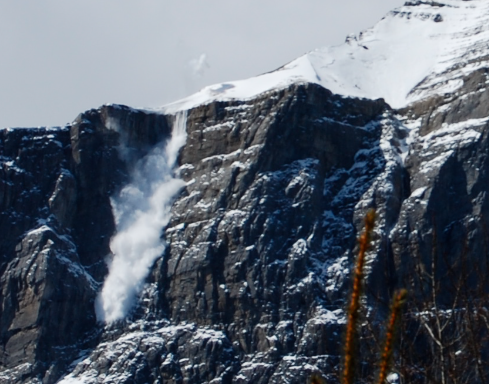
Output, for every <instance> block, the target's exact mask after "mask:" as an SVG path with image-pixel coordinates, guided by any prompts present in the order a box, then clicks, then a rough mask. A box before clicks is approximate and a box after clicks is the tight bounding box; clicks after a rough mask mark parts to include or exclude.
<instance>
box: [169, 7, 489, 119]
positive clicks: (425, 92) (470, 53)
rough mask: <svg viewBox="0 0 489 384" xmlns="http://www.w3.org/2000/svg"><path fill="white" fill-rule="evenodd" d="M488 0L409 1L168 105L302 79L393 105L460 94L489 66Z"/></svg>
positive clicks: (174, 107)
mask: <svg viewBox="0 0 489 384" xmlns="http://www.w3.org/2000/svg"><path fill="white" fill-rule="evenodd" d="M488 40H489V2H487V0H472V1H463V0H445V1H443V2H442V3H441V2H434V3H431V2H425V1H408V2H406V4H405V5H404V6H402V7H400V8H397V9H395V10H393V11H391V12H389V13H388V14H387V15H386V16H385V17H384V18H383V19H382V20H381V21H380V22H378V23H377V24H376V25H375V26H374V27H373V28H370V29H367V30H366V31H363V32H360V33H359V34H358V35H350V36H348V37H347V38H346V41H345V43H343V44H341V45H339V46H334V47H326V48H321V49H317V50H315V51H312V52H310V53H307V54H305V55H304V56H301V57H299V58H298V59H296V60H294V61H292V62H290V63H288V64H286V65H284V66H283V67H281V68H279V69H277V70H275V71H272V72H269V73H265V74H263V75H260V76H256V77H252V78H250V79H246V80H241V81H231V82H227V83H222V84H216V85H211V86H208V87H205V88H203V89H202V90H201V91H199V92H197V93H196V94H194V95H191V96H189V97H187V98H184V99H182V100H179V101H177V102H175V103H172V104H169V105H166V106H164V107H162V109H163V110H164V112H165V113H175V112H176V111H179V110H185V109H190V108H193V107H196V106H198V105H201V104H206V103H210V102H212V101H219V100H222V101H224V100H231V99H241V100H242V99H250V98H253V97H255V96H257V95H258V94H261V93H264V92H267V91H271V90H274V89H280V88H285V87H287V86H289V85H291V84H294V83H302V82H308V83H316V84H319V85H322V86H323V87H325V88H327V89H329V90H331V91H332V92H333V93H336V94H340V95H344V96H352V97H360V98H369V99H378V98H384V99H385V100H386V101H387V103H389V104H390V105H391V106H392V107H393V108H401V107H405V106H406V105H408V104H410V103H411V102H413V101H417V100H420V99H424V98H426V97H429V96H431V95H433V94H443V93H446V92H454V91H455V90H456V89H457V88H458V87H460V86H461V85H462V81H461V80H460V79H459V78H460V76H462V75H467V74H468V73H470V72H472V71H474V70H477V69H479V68H481V67H488V66H489V65H488V63H487V62H486V61H484V60H481V59H483V58H484V56H486V55H487V54H488V53H489V45H488V44H487V41H488Z"/></svg>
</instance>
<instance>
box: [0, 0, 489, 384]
mask: <svg viewBox="0 0 489 384" xmlns="http://www.w3.org/2000/svg"><path fill="white" fill-rule="evenodd" d="M487 18H489V4H487V3H486V2H485V1H484V0H471V1H462V0H450V1H448V0H447V1H443V2H426V1H409V2H407V3H406V4H405V5H404V6H403V7H401V8H399V9H396V10H394V11H392V12H391V13H389V14H388V15H387V16H386V17H385V18H384V19H382V20H381V21H380V22H379V23H378V24H377V25H376V26H375V27H373V28H372V29H369V30H367V31H365V32H363V33H361V34H359V35H358V36H349V37H348V38H347V40H346V42H345V43H344V44H342V45H341V46H338V47H332V48H324V49H319V50H317V51H314V52H311V53H308V54H306V55H304V56H302V57H300V58H298V59H297V60H294V61H293V62H291V63H289V64H287V65H285V66H284V67H282V68H279V69H278V70H276V71H273V72H270V73H267V74H263V75H261V76H257V77H254V78H251V79H248V80H243V81H236V82H228V83H223V84H218V85H214V86H210V87H207V88H204V89H203V90H202V91H200V92H198V93H196V94H195V95H192V96H190V97H188V98H186V99H183V100H180V101H177V102H175V103H173V104H170V105H167V106H164V107H162V108H161V109H160V110H157V111H149V110H137V109H133V108H129V107H126V106H120V105H104V106H102V107H100V108H98V109H93V110H89V111H86V112H84V113H81V114H80V115H79V116H78V117H77V118H76V119H75V120H74V121H73V123H71V124H70V125H68V126H65V127H59V128H32V129H4V130H0V208H1V209H0V230H1V231H2V237H1V239H0V287H1V290H0V337H1V341H2V342H1V344H0V346H1V347H0V381H1V382H5V383H13V384H39V383H43V384H54V383H60V384H61V383H63V384H75V383H76V384H95V383H127V384H129V383H131V384H132V383H136V384H145V383H172V384H180V383H187V384H202V383H209V384H211V383H212V384H219V383H221V384H228V383H233V384H240V383H253V384H272V383H289V384H299V383H304V382H307V380H308V379H309V378H310V377H311V375H312V374H319V375H321V376H323V377H324V378H325V379H326V380H327V381H328V382H336V381H338V377H339V376H338V375H339V372H340V365H341V355H342V334H343V329H344V325H345V311H344V308H345V300H346V298H347V296H348V293H349V290H350V271H351V268H352V265H353V262H354V258H355V253H356V252H355V247H356V238H357V236H358V233H359V231H361V229H362V222H363V217H364V216H365V214H366V212H368V211H369V210H370V209H372V208H373V209H375V211H376V215H377V222H376V226H375V229H374V235H373V241H372V247H371V249H370V251H369V253H368V255H367V258H366V272H367V278H366V284H365V289H364V296H363V304H364V307H365V309H366V310H365V313H363V314H362V316H363V317H362V321H361V328H360V329H359V332H360V335H361V337H362V339H361V343H360V345H359V350H358V354H359V357H360V366H359V370H358V371H359V372H358V375H359V380H365V381H372V380H373V379H372V377H374V376H375V370H376V368H375V362H376V361H377V358H376V356H377V355H378V353H379V348H380V345H381V340H382V338H383V325H382V324H383V323H382V320H383V319H385V318H386V315H387V313H388V312H389V301H390V297H391V295H392V292H393V291H394V290H395V289H397V288H406V289H407V290H408V292H409V296H408V300H407V304H406V308H407V309H406V311H405V313H404V314H403V321H402V322H401V325H400V329H399V330H398V331H399V332H398V333H399V342H398V349H397V350H396V353H395V354H394V356H393V364H392V369H391V372H390V375H389V376H388V378H389V380H390V382H403V383H404V382H415V383H417V382H420V383H421V382H423V383H432V382H433V383H435V382H436V383H440V382H442V383H448V382H464V380H465V381H471V382H477V383H479V382H480V383H483V382H485V381H487V376H488V374H489V366H488V365H487V363H486V360H487V359H486V357H487V356H486V355H487V351H489V334H488V328H487V318H488V316H489V314H488V313H487V309H486V306H485V303H486V299H487V292H488V291H489V287H488V282H487V279H486V275H487V271H488V268H489V258H488V257H487V255H488V246H487V245H488V244H489V235H488V228H489V197H488V194H487V186H488V185H489V108H488V101H489V88H488V86H487V84H488V74H489V68H488V65H487V59H486V58H487V52H486V51H487V50H488V49H489V48H488V45H487V44H486V41H487V40H488V39H487V38H488V36H487V35H488V29H489V27H487V25H488V23H487V22H486V19H487Z"/></svg>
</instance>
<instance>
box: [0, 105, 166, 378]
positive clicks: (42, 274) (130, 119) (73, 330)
mask: <svg viewBox="0 0 489 384" xmlns="http://www.w3.org/2000/svg"><path fill="white" fill-rule="evenodd" d="M169 132H170V131H169V126H168V123H167V120H166V118H165V117H164V116H162V115H160V114H156V113H146V112H143V111H136V110H133V109H130V108H127V107H120V106H104V107H102V108H101V109H98V110H91V111H88V112H86V113H84V114H81V115H80V116H79V117H78V118H77V119H76V120H75V122H74V123H73V124H72V125H71V126H69V127H63V128H49V129H6V130H2V131H0V156H1V170H0V196H1V197H0V207H1V210H0V226H1V228H2V229H1V230H2V237H1V239H0V261H1V264H0V273H1V277H0V281H1V287H2V289H1V291H0V303H1V307H0V340H1V343H0V346H1V349H0V366H1V367H2V368H3V369H10V368H15V367H21V369H20V370H19V375H18V379H19V380H20V382H22V381H23V380H24V379H22V377H26V378H25V380H28V378H33V377H37V378H42V377H43V375H44V372H46V370H47V369H48V368H49V367H50V366H52V365H53V364H54V368H53V367H51V370H54V371H55V372H54V373H53V374H51V376H50V372H49V370H48V373H47V374H46V379H45V381H46V382H53V380H55V379H56V377H58V376H59V374H60V372H58V371H59V369H62V368H63V366H64V365H63V364H64V363H65V362H66V361H68V362H70V361H71V360H72V359H73V357H74V356H76V354H77V353H78V351H77V348H78V347H77V346H76V344H77V343H80V342H81V344H80V345H82V344H83V341H84V339H85V338H87V334H90V335H91V334H93V331H94V329H95V328H96V320H95V313H94V300H95V296H96V294H97V291H98V290H99V288H100V284H101V282H102V281H103V278H104V276H105V274H106V272H107V267H106V264H105V262H104V258H105V257H106V256H107V255H108V254H109V253H110V250H109V240H110V237H111V236H112V234H113V232H114V219H113V216H112V210H111V206H110V199H109V198H110V195H111V194H112V193H113V192H114V190H115V189H116V188H119V187H120V186H122V184H123V182H124V181H125V180H126V179H127V169H128V167H130V164H131V161H132V160H133V159H137V158H139V157H141V156H142V155H143V154H144V153H145V151H147V150H148V149H149V148H150V147H151V146H152V145H154V144H155V143H156V142H158V140H162V139H164V138H166V137H168V136H169ZM119 147H121V148H124V149H125V152H124V153H120V151H119V150H118V148H119ZM133 147H134V148H135V149H132V148H133ZM58 365H59V366H60V368H59V369H58V368H57V366H58ZM8 375H9V374H8ZM15 376H16V375H14V374H12V382H15V381H14V377H15Z"/></svg>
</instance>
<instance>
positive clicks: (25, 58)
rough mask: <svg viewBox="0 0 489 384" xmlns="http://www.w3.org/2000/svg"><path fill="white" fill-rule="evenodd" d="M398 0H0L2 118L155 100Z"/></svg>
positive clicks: (278, 54) (60, 117)
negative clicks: (106, 104)
mask: <svg viewBox="0 0 489 384" xmlns="http://www.w3.org/2000/svg"><path fill="white" fill-rule="evenodd" d="M403 3H404V0H369V1H365V0H22V1H16V0H0V127H8V126H11V127H31V126H32V127H34V126H40V125H43V126H44V125H64V124H66V123H68V122H71V121H72V120H73V119H74V118H75V117H76V116H77V115H78V113H80V112H82V111H84V110H86V109H90V108H96V107H98V106H100V105H102V104H105V103H121V104H126V105H130V106H133V107H157V106H160V105H163V104H166V103H169V102H171V101H174V100H177V99H179V98H182V97H184V96H186V95H188V94H190V93H193V92H195V91H197V90H199V89H200V88H202V87H203V86H205V85H209V84H214V83H218V82H224V81H230V80H238V79H243V78H247V77H250V76H254V75H258V74H260V73H263V72H268V71H270V70H273V69H275V68H277V67H280V66H281V65H283V64H286V63H287V62H289V61H291V60H293V59H295V58H296V57H298V56H300V55H302V54H303V53H306V52H308V51H310V50H313V49H315V48H319V47H322V46H326V45H337V44H340V43H342V42H343V41H344V39H345V36H346V35H347V34H348V33H351V32H353V33H357V32H359V31H361V30H363V29H365V28H368V27H370V26H372V25H373V24H374V23H375V22H377V21H378V20H380V19H381V18H382V17H383V16H384V15H385V14H386V13H387V12H388V11H389V10H391V9H393V8H395V7H397V6H400V5H402V4H403Z"/></svg>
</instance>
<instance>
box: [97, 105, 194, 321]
mask: <svg viewBox="0 0 489 384" xmlns="http://www.w3.org/2000/svg"><path fill="white" fill-rule="evenodd" d="M186 123H187V116H186V112H180V113H178V114H177V115H176V118H175V123H174V126H173V131H172V136H171V138H170V139H169V140H168V141H166V142H162V143H160V144H158V145H157V146H156V147H155V148H153V149H152V150H151V152H150V153H149V154H148V155H146V156H145V157H144V158H142V159H141V160H139V162H138V163H137V164H136V165H135V167H134V170H133V172H132V175H131V182H130V183H129V184H128V185H127V186H125V187H124V188H123V189H122V190H121V192H120V193H119V194H118V195H117V196H115V197H113V198H112V200H111V202H112V210H113V213H114V216H115V220H116V229H117V231H116V234H115V236H114V237H113V238H112V240H111V242H110V249H111V251H112V254H113V258H112V260H111V261H110V262H109V274H108V275H107V278H106V280H105V282H104V286H103V288H102V291H101V292H100V294H99V297H98V298H97V301H96V313H97V319H98V320H99V321H105V322H106V323H110V322H113V321H115V320H118V319H121V318H123V317H124V316H125V315H126V314H127V312H128V311H129V309H130V308H131V306H132V304H133V302H134V300H135V299H136V296H137V295H138V294H139V293H140V292H141V289H142V287H143V283H144V279H145V278H146V276H147V274H148V272H149V268H151V266H152V265H153V263H154V261H155V260H156V259H157V258H158V257H159V256H160V255H161V254H162V252H163V250H164V249H165V246H166V245H165V243H164V241H163V240H162V238H161V235H162V228H163V227H165V226H166V225H167V224H168V221H169V219H170V208H171V204H172V200H173V197H174V196H175V194H176V193H177V192H178V191H179V190H180V188H182V187H183V185H184V182H183V181H182V180H180V179H178V178H176V177H175V175H174V174H173V166H174V164H175V161H176V159H177V155H178V151H179V150H180V148H181V147H182V146H183V145H184V144H185V141H186V137H187V135H186Z"/></svg>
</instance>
